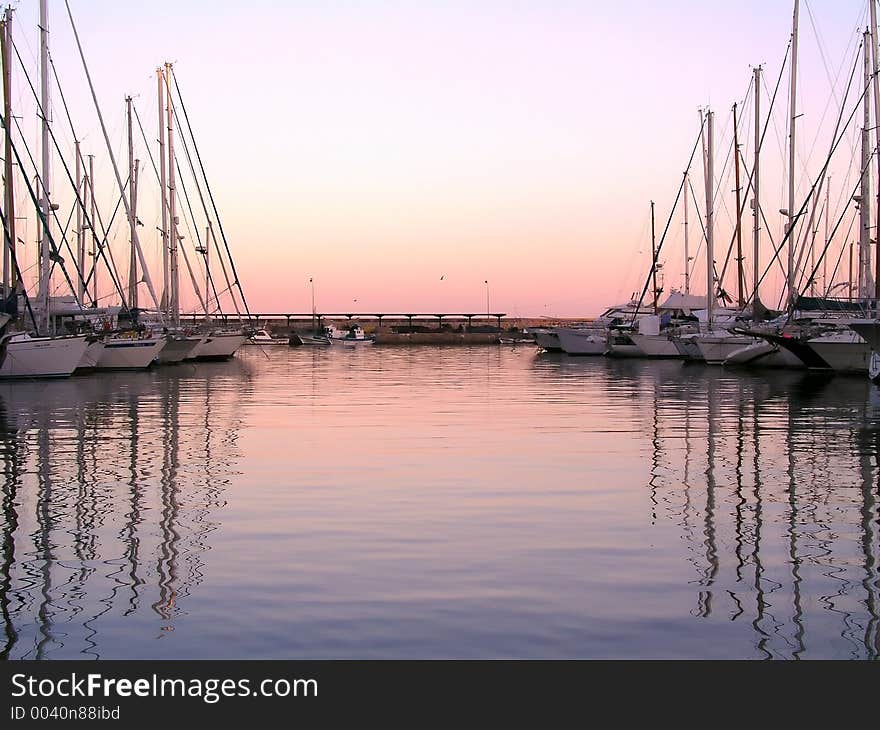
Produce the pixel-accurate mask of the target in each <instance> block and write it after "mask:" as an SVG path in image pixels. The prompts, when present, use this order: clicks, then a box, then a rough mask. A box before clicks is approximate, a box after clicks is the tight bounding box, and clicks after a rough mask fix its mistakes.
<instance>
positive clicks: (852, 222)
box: [823, 211, 856, 297]
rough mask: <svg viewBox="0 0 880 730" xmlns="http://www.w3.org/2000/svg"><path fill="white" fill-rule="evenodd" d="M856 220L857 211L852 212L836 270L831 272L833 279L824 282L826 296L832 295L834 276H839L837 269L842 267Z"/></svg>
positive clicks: (850, 283) (835, 266)
mask: <svg viewBox="0 0 880 730" xmlns="http://www.w3.org/2000/svg"><path fill="white" fill-rule="evenodd" d="M855 222H856V212H855V211H853V212H852V217H851V218H850V221H849V228H847V229H846V235H845V236H844V238H843V241H844V243H843V245H842V246H841V247H840V253H839V254H838V255H837V263H836V264H835V265H834V270H833V271H832V272H831V279H830V280H829V281H826V282H823V283H824V284H825V296H826V297H828V296H830V295H831V289H832V288H833V284H834V278H835V277H836V276H837V270H838V268H840V262H841V260H842V259H843V254H844V252H845V251H846V249H847V245H848V244H847V242H846V241H847V239H848V238H849V234H850V233H852V229H853V226H854V225H855ZM849 285H850V287H852V282H849Z"/></svg>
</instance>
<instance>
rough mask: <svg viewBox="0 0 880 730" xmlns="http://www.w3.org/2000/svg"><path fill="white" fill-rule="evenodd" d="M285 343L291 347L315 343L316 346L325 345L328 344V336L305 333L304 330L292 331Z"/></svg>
mask: <svg viewBox="0 0 880 730" xmlns="http://www.w3.org/2000/svg"><path fill="white" fill-rule="evenodd" d="M287 344H288V345H290V346H291V347H299V346H300V345H317V346H318V347H326V346H328V345H329V344H330V338H329V337H328V336H327V335H316V334H307V333H305V332H292V333H291V335H290V338H289V339H288V340H287Z"/></svg>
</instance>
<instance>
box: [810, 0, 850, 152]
mask: <svg viewBox="0 0 880 730" xmlns="http://www.w3.org/2000/svg"><path fill="white" fill-rule="evenodd" d="M805 5H806V7H807V13H808V14H809V18H810V26H811V27H812V29H813V35H814V36H815V38H816V45H817V46H818V47H819V55H820V57H821V59H822V64H823V66H824V67H825V75H826V76H827V77H828V86H829V88H830V90H831V98H829V99H828V101H827V103H826V104H825V109H824V111H823V112H822V117H821V119H820V120H819V127H820V128H821V126H822V122H823V121H824V120H825V115H826V114H827V112H828V109H829V107H830V106H831V101H832V99H833V100H834V101H835V102H837V105H838V107H840V106H841V105H842V104H844V103H845V102H846V99H845V98H843V99H838V98H837V83H838V81H839V80H840V73H841V71H843V69H844V62H845V61H846V59H847V57H848V56H849V52H850V46H851V45H852V43H853V42H854V41H858V39H859V37H860V33H859V32H858V28H859V26H860V25H861V23H859V24H858V25H857V26H856V28H855V30H854V31H853V32H852V33H851V35H850V41H849V43H848V44H847V47H846V50H845V51H844V52H843V55H842V56H841V59H840V65H839V66H838V67H837V73H836V74H835V75H834V78H833V79H832V78H831V70H830V69H829V68H828V59H827V57H826V54H825V44H824V43H823V41H822V36H821V33H820V32H819V29H818V28H817V27H816V21H815V18H814V16H813V9H812V7H811V5H810V3H809V2H808V1H807V0H805ZM818 138H819V132H818V131H817V132H816V137H815V138H814V139H813V144H812V145H811V148H810V157H812V154H813V149H814V148H815V146H816V143H817V141H818Z"/></svg>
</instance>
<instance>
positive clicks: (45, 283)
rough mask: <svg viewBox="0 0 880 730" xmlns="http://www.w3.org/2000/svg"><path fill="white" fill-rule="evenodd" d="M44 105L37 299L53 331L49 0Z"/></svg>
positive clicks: (43, 19)
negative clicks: (50, 257) (50, 236)
mask: <svg viewBox="0 0 880 730" xmlns="http://www.w3.org/2000/svg"><path fill="white" fill-rule="evenodd" d="M40 107H41V109H42V111H43V114H42V117H43V119H42V124H41V128H42V129H41V131H42V150H41V151H42V158H43V159H42V163H43V164H42V180H41V182H42V192H43V195H42V197H41V198H40V207H41V208H42V209H43V229H42V232H41V237H40V285H39V290H38V294H37V299H38V301H39V303H40V308H41V309H42V310H43V316H44V317H45V320H44V321H45V323H46V331H47V332H48V331H49V321H50V316H49V271H50V267H49V264H50V262H49V226H50V225H51V224H50V213H51V211H50V207H49V191H50V189H51V187H50V178H49V162H50V157H51V153H50V150H49V122H50V119H51V116H52V112H51V110H50V108H49V10H48V3H47V0H40Z"/></svg>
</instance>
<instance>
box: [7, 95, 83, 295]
mask: <svg viewBox="0 0 880 730" xmlns="http://www.w3.org/2000/svg"><path fill="white" fill-rule="evenodd" d="M0 122H2V126H3V127H4V128H6V129H7V130H8V127H6V118H5V117H4V116H3V113H2V112H0ZM9 146H10V147H11V148H12V152H13V154H14V155H15V159H16V161H17V162H18V168H19V169H20V170H23V169H24V168H23V166H22V164H21V157H19V154H18V146H17V145H16V144H15V142H14V140H13V139H12V135H10V136H9ZM21 177H22V179H23V180H24V184H25V186H26V187H27V190H28V193H29V194H30V198H31V202H32V203H33V205H34V206H35V207H36V209H37V215H38V217H39V219H40V222H42V224H43V231H44V232H45V235H46V238H48V239H49V248H50V251H49V259H50V260H51V261H54V262H57V263H58V264H59V265H60V268H61V272H62V273H63V274H64V280H65V281H66V282H67V285H68V286H69V287H70V290H71V291H72V292H73V296H74V299H75V300H76V302H77V304H79V305H80V306H82V302H80V301H79V299H78V298H77V296H76V290H75V289H74V286H73V282H72V281H71V279H70V276H69V275H68V273H67V269H66V268H65V266H64V259H62V258H61V255H60V254H59V253H58V247H57V246H56V245H55V237H54V236H53V235H52V231H51V230H50V229H49V222H48V220H47V219H46V216H45V213H44V211H43V209H42V207H41V206H40V203H39V201H38V199H37V196H36V195H35V194H34V190H33V188H32V187H31V181H30V178H29V177H28V176H27V175H22V176H21ZM52 268H54V266H53V267H52ZM49 275H50V277H51V271H50V274H49Z"/></svg>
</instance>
